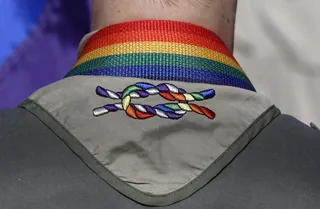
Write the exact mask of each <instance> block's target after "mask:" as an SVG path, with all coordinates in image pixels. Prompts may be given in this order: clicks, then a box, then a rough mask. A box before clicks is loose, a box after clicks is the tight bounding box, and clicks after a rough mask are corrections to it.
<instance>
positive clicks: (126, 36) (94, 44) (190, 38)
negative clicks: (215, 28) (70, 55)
mask: <svg viewBox="0 0 320 209" xmlns="http://www.w3.org/2000/svg"><path fill="white" fill-rule="evenodd" d="M147 41H148V42H153V41H159V42H174V43H182V44H190V45H194V46H199V47H204V48H208V49H211V50H213V51H216V52H219V53H222V54H224V55H226V56H228V57H232V55H231V54H230V52H229V51H228V50H227V48H226V47H225V46H224V45H222V44H220V43H219V41H218V40H215V41H212V40H211V41H210V40H208V39H206V38H202V37H199V36H197V35H193V34H184V33H174V34H171V35H166V34H163V33H160V32H157V31H148V32H145V33H143V32H138V31H130V32H123V33H118V34H112V35H108V36H105V37H102V38H99V39H90V41H88V42H87V44H86V46H85V47H84V49H83V51H82V53H81V55H80V57H82V56H84V55H85V54H87V53H89V52H91V51H93V50H96V49H98V48H101V47H105V46H110V45H113V44H120V43H128V42H147Z"/></svg>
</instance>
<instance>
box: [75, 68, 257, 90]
mask: <svg viewBox="0 0 320 209" xmlns="http://www.w3.org/2000/svg"><path fill="white" fill-rule="evenodd" d="M75 75H91V76H116V77H138V78H145V79H154V80H173V81H184V82H193V83H209V84H216V85H225V86H233V87H238V88H242V89H247V90H250V91H255V89H254V87H253V86H252V85H250V84H249V83H247V82H245V81H243V80H241V79H239V78H237V77H233V76H230V75H226V74H221V73H218V72H215V71H209V70H201V69H192V68H181V67H173V66H121V67H110V68H100V69H95V70H91V71H86V72H82V73H79V74H75ZM70 76H72V75H70Z"/></svg>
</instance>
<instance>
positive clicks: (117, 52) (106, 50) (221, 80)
mask: <svg viewBox="0 0 320 209" xmlns="http://www.w3.org/2000/svg"><path fill="white" fill-rule="evenodd" d="M75 75H93V76H100V75H101V76H103V75H104V76H117V77H138V78H147V79H154V80H171V81H184V82H196V83H209V84H216V85H227V86H234V87H239V88H243V89H247V90H251V91H255V89H254V87H253V85H252V83H251V82H250V80H249V79H248V77H247V76H246V75H245V73H244V72H243V70H242V69H241V67H240V66H239V64H238V63H237V61H236V60H235V59H234V57H233V56H232V55H231V54H230V52H229V51H228V50H227V49H226V47H225V45H224V44H223V42H222V41H221V39H220V38H219V37H218V36H217V35H216V34H215V33H213V32H211V31H209V30H207V29H205V28H202V27H200V26H196V25H192V24H189V23H182V22H174V21H161V20H159V21H156V20H149V21H136V22H128V23H121V24H117V25H112V26H109V27H106V28H104V29H102V30H100V31H99V32H97V33H96V34H94V35H93V36H92V37H91V38H90V39H89V40H88V41H87V43H86V45H85V47H84V49H83V51H82V53H81V54H80V56H79V58H78V61H77V62H76V63H75V65H74V66H73V68H72V70H71V71H70V72H69V73H68V74H67V75H66V77H69V76H75Z"/></svg>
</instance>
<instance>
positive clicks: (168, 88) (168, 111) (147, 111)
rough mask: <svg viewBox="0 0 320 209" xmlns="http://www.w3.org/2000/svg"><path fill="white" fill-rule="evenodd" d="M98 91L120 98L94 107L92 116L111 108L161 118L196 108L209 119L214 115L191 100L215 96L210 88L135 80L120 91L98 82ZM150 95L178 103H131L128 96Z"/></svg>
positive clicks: (112, 110) (173, 118)
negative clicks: (191, 90)
mask: <svg viewBox="0 0 320 209" xmlns="http://www.w3.org/2000/svg"><path fill="white" fill-rule="evenodd" d="M96 93H97V95H99V96H101V97H105V98H110V99H114V100H121V103H117V104H107V105H105V106H102V107H98V108H95V109H94V110H93V115H94V116H97V117H98V116H101V115H104V114H107V113H110V112H116V111H119V110H124V111H125V112H126V114H127V115H128V116H129V117H131V118H133V119H140V120H142V119H148V118H151V117H154V116H158V117H160V118H165V119H172V120H177V119H180V118H182V117H183V116H184V115H185V114H186V113H187V112H195V113H198V114H200V115H205V116H207V117H208V118H209V119H214V118H215V113H214V112H213V111H212V110H210V109H208V108H206V107H202V106H198V105H196V104H193V103H189V102H192V101H203V100H207V99H211V98H213V97H214V96H215V91H214V90H213V89H209V90H205V91H201V92H199V93H187V92H186V91H185V90H183V89H180V88H177V87H176V86H174V85H172V84H168V83H165V84H159V85H157V86H155V85H152V84H149V83H136V84H134V85H131V86H128V87H127V88H126V89H125V90H124V91H123V92H113V91H110V90H107V89H104V88H103V87H101V86H98V87H97V88H96ZM150 95H160V96H161V97H162V98H164V99H166V100H169V101H178V103H166V104H159V105H156V106H154V107H152V106H149V105H141V104H132V103H131V99H139V98H146V97H148V96H150Z"/></svg>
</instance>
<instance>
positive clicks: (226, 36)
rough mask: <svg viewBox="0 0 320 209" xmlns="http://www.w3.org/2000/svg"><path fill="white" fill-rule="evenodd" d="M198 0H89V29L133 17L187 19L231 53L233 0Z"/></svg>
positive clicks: (142, 18) (233, 18)
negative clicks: (167, 0) (173, 0)
mask: <svg viewBox="0 0 320 209" xmlns="http://www.w3.org/2000/svg"><path fill="white" fill-rule="evenodd" d="M198 1H199V2H203V4H200V3H197V2H198ZM198 1H196V0H190V2H194V3H190V2H189V1H187V0H181V1H179V0H178V1H176V2H177V4H175V5H164V4H163V3H161V0H154V1H151V0H134V1H132V0H93V12H92V13H93V17H92V27H91V29H92V31H93V30H99V29H101V28H103V27H106V26H110V25H113V24H118V23H122V22H129V21H135V20H173V21H181V22H188V23H192V24H195V25H199V26H202V27H204V28H207V29H209V30H211V31H213V32H215V33H216V34H217V35H218V36H219V37H220V38H221V39H222V41H223V42H224V43H225V45H226V46H227V48H228V50H229V51H230V52H231V53H232V52H233V45H234V25H235V17H236V7H237V0H198ZM205 2H206V3H205Z"/></svg>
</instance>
